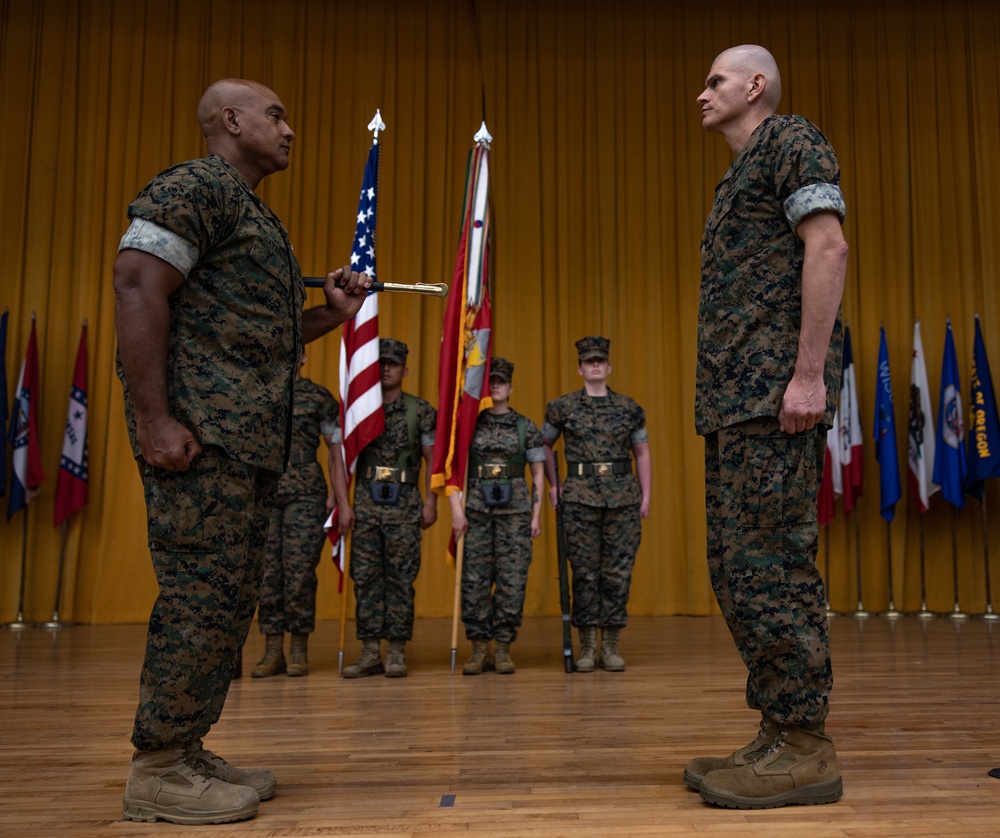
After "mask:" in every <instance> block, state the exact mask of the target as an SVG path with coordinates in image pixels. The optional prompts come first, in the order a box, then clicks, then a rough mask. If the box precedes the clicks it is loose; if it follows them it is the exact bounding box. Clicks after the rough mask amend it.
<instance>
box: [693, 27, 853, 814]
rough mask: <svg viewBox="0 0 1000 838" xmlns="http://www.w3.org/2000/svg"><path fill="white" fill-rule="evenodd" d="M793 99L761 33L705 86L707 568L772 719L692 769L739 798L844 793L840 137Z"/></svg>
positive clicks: (702, 314)
mask: <svg viewBox="0 0 1000 838" xmlns="http://www.w3.org/2000/svg"><path fill="white" fill-rule="evenodd" d="M780 99H781V77H780V75H779V73H778V66H777V64H776V63H775V61H774V58H773V57H772V55H771V54H770V53H769V52H768V51H767V50H765V49H764V48H762V47H759V46H740V47H733V48H732V49H728V50H726V51H725V52H723V53H721V54H720V55H719V56H718V57H717V58H716V59H715V61H714V62H713V64H712V68H711V70H710V71H709V74H708V78H707V80H706V83H705V89H704V91H702V93H701V95H700V96H698V104H699V105H700V106H701V114H702V116H701V120H702V127H703V128H704V129H705V130H706V131H713V132H717V133H720V134H722V135H723V136H724V137H725V139H726V142H727V143H728V145H729V147H730V148H731V149H732V152H733V157H734V159H733V163H732V165H731V166H730V167H729V170H728V171H727V172H726V174H725V176H724V177H723V179H722V181H721V182H720V183H719V185H718V186H717V187H716V189H715V202H714V204H713V206H712V211H711V213H710V214H709V217H708V222H707V224H706V226H705V236H704V238H703V239H702V244H701V264H702V268H701V303H700V307H699V312H698V369H697V377H696V390H695V425H696V430H697V431H698V433H699V434H702V435H703V436H704V437H705V507H706V515H707V524H708V527H707V531H708V545H707V552H708V566H709V572H710V574H711V577H712V586H713V588H714V589H715V595H716V598H717V599H718V601H719V607H720V608H721V609H722V614H723V616H724V617H725V619H726V623H727V624H728V626H729V631H730V633H731V634H732V636H733V640H734V642H735V643H736V648H737V649H738V650H739V653H740V656H741V657H742V658H743V662H744V663H745V664H746V667H747V670H748V674H747V687H746V697H747V704H748V705H749V706H750V707H751V708H752V709H753V710H756V711H758V712H759V713H760V715H761V719H760V727H759V729H758V732H757V736H756V738H755V739H754V740H753V741H752V742H750V743H749V744H748V745H746V746H745V747H743V748H741V749H739V750H738V751H735V752H734V753H733V754H731V755H730V756H728V757H719V758H712V757H701V758H698V759H695V760H692V761H691V762H690V763H689V764H688V766H687V768H686V769H685V771H684V780H685V782H686V783H687V784H688V785H689V786H691V787H692V788H696V789H700V792H701V796H702V798H703V799H704V800H706V801H707V802H709V803H713V804H715V805H718V806H726V807H731V808H740V809H761V808H772V807H776V806H785V805H787V804H790V803H832V802H833V801H835V800H838V799H839V798H840V796H841V794H842V793H843V786H842V783H841V778H840V771H839V768H838V765H837V755H836V752H835V750H834V747H833V740H832V739H831V738H830V737H829V735H827V733H826V731H825V720H826V717H827V714H828V712H829V696H830V689H831V687H832V686H833V671H832V668H831V666H830V644H829V637H828V631H827V618H826V604H825V603H826V595H825V592H824V588H823V579H822V578H821V577H820V574H819V571H818V570H817V568H816V552H817V546H818V539H819V535H818V527H817V523H816V494H817V490H818V488H819V485H820V482H821V480H822V475H823V458H824V455H825V452H826V433H827V428H829V427H830V425H831V424H832V422H833V414H834V410H835V408H836V404H837V396H838V390H839V386H840V363H841V327H840V298H841V295H842V293H843V289H844V277H845V273H846V269H847V244H846V243H845V241H844V235H843V232H842V231H841V226H840V225H841V222H842V221H843V218H844V213H845V207H844V198H843V196H842V195H841V192H840V167H839V165H838V164H837V158H836V155H835V154H834V152H833V149H832V148H831V146H830V144H829V142H828V141H827V139H826V137H824V136H823V134H822V133H821V132H820V131H819V129H818V128H817V127H816V126H815V125H813V124H812V123H811V122H808V121H807V120H805V119H803V118H802V117H800V116H776V115H775V110H776V108H777V106H778V101H779V100H780Z"/></svg>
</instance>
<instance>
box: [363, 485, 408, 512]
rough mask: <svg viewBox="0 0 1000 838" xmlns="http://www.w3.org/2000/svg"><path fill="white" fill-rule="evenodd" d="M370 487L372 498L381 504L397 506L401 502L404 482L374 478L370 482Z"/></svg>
mask: <svg viewBox="0 0 1000 838" xmlns="http://www.w3.org/2000/svg"><path fill="white" fill-rule="evenodd" d="M368 489H369V491H370V492H371V493H372V500H373V501H375V503H377V504H378V505H379V506H395V505H396V504H397V503H399V498H400V495H401V493H402V491H403V484H402V483H386V482H383V481H380V480H373V481H372V482H371V483H369V484H368Z"/></svg>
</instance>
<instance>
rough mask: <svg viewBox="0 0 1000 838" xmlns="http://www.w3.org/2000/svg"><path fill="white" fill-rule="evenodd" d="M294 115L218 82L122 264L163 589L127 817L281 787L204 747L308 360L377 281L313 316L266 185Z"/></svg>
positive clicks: (145, 672)
mask: <svg viewBox="0 0 1000 838" xmlns="http://www.w3.org/2000/svg"><path fill="white" fill-rule="evenodd" d="M286 117H287V114H286V111H285V106H284V105H283V104H282V103H281V100H280V99H279V98H278V96H277V94H276V93H274V91H272V90H270V89H268V88H266V87H264V86H263V85H262V84H258V83H257V82H251V81H244V80H241V79H224V80H222V81H218V82H215V83H214V84H212V85H211V86H210V87H209V88H208V89H207V90H206V91H205V93H204V95H203V96H202V98H201V101H200V103H199V104H198V123H199V125H200V126H201V130H202V133H203V134H204V136H205V139H206V144H207V148H208V156H207V157H205V158H202V159H200V160H191V161H188V162H186V163H181V164H179V165H176V166H173V167H172V168H170V169H167V170H166V171H164V172H161V173H160V174H159V175H157V176H156V177H155V178H153V180H152V181H151V182H150V183H149V184H148V185H147V186H146V187H145V188H144V189H143V190H142V191H141V192H140V193H139V195H138V197H136V199H135V200H134V201H133V202H132V203H131V204H130V205H129V208H128V217H129V220H130V222H131V223H130V225H129V227H128V229H127V230H126V232H125V235H124V236H123V238H122V240H121V244H120V245H119V250H118V255H117V257H116V258H115V263H114V288H115V328H116V331H117V336H118V375H119V378H121V381H122V386H123V388H124V395H125V420H126V425H127V427H128V432H129V438H130V439H131V442H132V452H133V454H134V455H135V457H136V463H137V465H138V467H139V473H140V476H141V478H142V484H143V490H144V492H145V498H146V509H147V517H148V521H147V524H148V539H149V550H150V553H151V555H152V560H153V569H154V571H155V573H156V581H157V585H158V587H159V594H158V596H157V599H156V602H155V604H154V605H153V610H152V614H151V615H150V618H149V631H148V636H147V641H146V657H145V661H144V663H143V668H142V676H141V680H140V685H139V705H138V709H137V710H136V716H135V725H134V727H133V730H132V744H133V745H134V746H135V749H136V750H135V753H134V754H133V757H132V766H131V769H130V771H129V774H128V780H127V781H126V784H125V796H124V800H123V809H124V813H125V817H126V818H129V819H130V820H138V821H155V820H157V819H161V820H168V821H173V822H175V823H184V824H207V823H224V822H227V821H235V820H242V819H245V818H250V817H253V816H254V815H255V814H256V813H257V807H258V804H259V801H260V800H267V799H268V798H269V797H271V796H272V795H273V794H274V789H275V785H276V780H275V777H274V774H272V773H271V772H270V771H268V770H267V769H263V768H255V769H243V768H237V767H236V766H233V765H230V764H229V763H228V762H226V761H225V760H224V759H222V758H221V757H220V756H218V755H217V754H214V753H213V752H212V751H209V750H208V749H206V748H205V747H204V744H203V741H202V740H203V737H204V736H205V735H206V734H207V733H208V732H209V730H210V729H211V727H212V725H213V724H215V722H217V721H218V720H219V716H220V714H221V713H222V706H223V704H224V703H225V700H226V694H227V693H228V691H229V684H230V681H231V680H232V677H233V672H234V670H235V667H236V664H237V661H238V660H239V655H240V650H241V649H242V648H243V644H244V642H245V641H246V637H247V632H248V631H249V629H250V622H251V620H252V619H253V613H254V609H256V607H257V598H258V595H259V593H260V578H261V569H262V567H263V562H264V543H265V540H266V538H267V526H268V519H269V517H270V507H271V503H272V502H273V491H274V486H275V484H276V483H277V482H278V478H279V477H280V475H281V472H282V471H284V469H285V464H286V462H287V459H288V453H289V439H290V435H291V426H292V422H291V418H292V381H293V379H294V378H295V373H296V371H297V369H298V360H299V352H300V351H301V347H302V345H303V344H305V343H308V342H310V341H312V340H314V339H315V338H318V337H319V336H321V335H323V334H326V333H327V332H329V331H330V330H331V329H333V328H335V327H336V326H339V325H340V324H341V323H343V322H344V321H345V320H347V319H348V318H349V317H353V316H354V315H355V314H356V313H357V312H358V310H359V309H360V308H361V305H362V304H363V303H364V300H365V296H366V289H367V288H368V287H369V286H370V285H371V280H370V279H369V278H368V277H367V276H366V275H365V274H359V273H353V272H352V271H351V269H350V268H349V267H344V268H341V269H339V270H337V271H334V272H333V273H330V274H328V275H327V278H326V285H325V287H324V288H323V293H324V295H325V296H326V304H325V305H321V306H315V307H313V308H310V309H308V310H306V311H303V310H302V307H303V304H304V302H305V294H306V292H305V286H304V284H303V282H302V274H301V272H300V270H299V265H298V262H297V261H296V259H295V254H294V253H293V252H292V246H291V242H290V241H289V239H288V233H287V232H286V231H285V228H284V227H283V226H282V224H281V222H280V221H279V220H278V218H277V216H275V215H274V213H273V212H272V211H271V210H270V208H269V207H268V206H267V205H266V204H265V203H264V202H263V201H262V200H261V199H260V198H259V197H258V196H257V194H256V192H255V190H256V188H257V186H258V185H259V184H260V182H261V180H263V179H264V178H265V177H267V176H268V175H270V174H273V173H274V172H280V171H283V170H284V169H286V168H287V167H288V159H289V150H290V146H291V142H292V139H293V138H294V137H295V134H294V132H293V131H292V129H291V128H289V126H288V123H287V122H286ZM338 282H340V283H343V286H344V287H343V288H339V287H337V283H338Z"/></svg>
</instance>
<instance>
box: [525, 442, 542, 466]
mask: <svg viewBox="0 0 1000 838" xmlns="http://www.w3.org/2000/svg"><path fill="white" fill-rule="evenodd" d="M524 458H525V459H526V460H527V461H528V462H529V463H544V462H545V447H544V446H542V447H541V448H529V449H528V450H527V451H525V452H524Z"/></svg>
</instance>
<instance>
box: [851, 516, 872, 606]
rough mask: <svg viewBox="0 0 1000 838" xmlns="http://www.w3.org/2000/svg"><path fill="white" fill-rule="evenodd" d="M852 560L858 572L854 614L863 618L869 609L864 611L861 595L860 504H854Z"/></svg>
mask: <svg viewBox="0 0 1000 838" xmlns="http://www.w3.org/2000/svg"><path fill="white" fill-rule="evenodd" d="M854 557H855V558H854V561H855V564H856V566H857V574H858V608H857V610H856V611H855V612H854V616H855V617H857V618H858V619H859V620H863V619H865V618H867V617H870V616H871V612H870V611H865V603H864V597H862V595H861V506H860V505H859V504H858V503H855V504H854Z"/></svg>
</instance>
